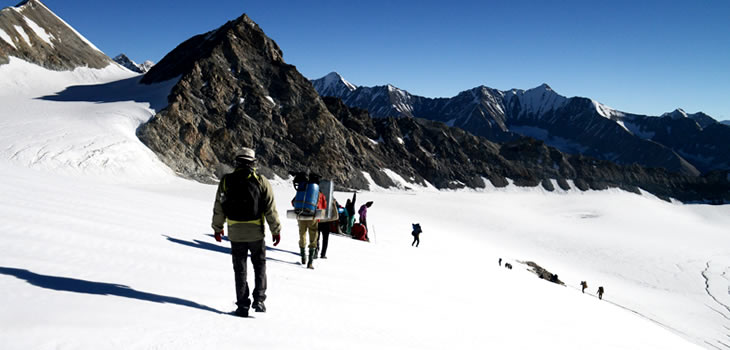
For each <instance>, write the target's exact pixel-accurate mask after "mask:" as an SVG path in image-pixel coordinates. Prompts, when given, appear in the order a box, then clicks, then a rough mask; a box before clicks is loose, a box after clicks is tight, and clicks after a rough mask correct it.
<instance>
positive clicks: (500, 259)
mask: <svg viewBox="0 0 730 350" xmlns="http://www.w3.org/2000/svg"><path fill="white" fill-rule="evenodd" d="M499 266H502V258H499Z"/></svg>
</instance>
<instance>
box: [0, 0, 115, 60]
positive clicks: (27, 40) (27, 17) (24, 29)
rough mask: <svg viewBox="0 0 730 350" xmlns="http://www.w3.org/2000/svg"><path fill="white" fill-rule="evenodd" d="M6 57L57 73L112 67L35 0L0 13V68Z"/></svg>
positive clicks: (93, 48) (66, 24) (96, 49)
mask: <svg viewBox="0 0 730 350" xmlns="http://www.w3.org/2000/svg"><path fill="white" fill-rule="evenodd" d="M9 56H14V57H17V58H20V59H22V60H24V61H28V62H31V63H33V64H37V65H39V66H42V67H45V68H48V69H51V70H57V71H63V70H73V69H74V68H78V67H89V68H97V69H100V68H104V67H106V66H108V65H109V64H114V62H113V61H112V60H111V58H109V57H108V56H106V55H105V54H104V53H103V52H101V51H100V50H99V49H98V48H97V47H96V46H94V44H92V43H91V42H90V41H89V40H87V39H86V38H85V37H84V36H83V35H81V34H80V33H79V32H78V31H76V29H74V28H73V27H71V26H70V25H69V24H68V23H66V22H65V21H64V20H63V19H61V18H60V17H58V16H57V15H56V14H55V13H53V11H51V10H50V9H49V8H48V7H47V6H46V5H44V4H43V3H42V2H41V1H39V0H26V1H23V2H21V3H19V4H18V5H16V6H10V7H6V8H4V9H2V10H0V65H2V64H7V63H8V62H9V58H8V57H9Z"/></svg>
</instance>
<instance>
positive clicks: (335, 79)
mask: <svg viewBox="0 0 730 350" xmlns="http://www.w3.org/2000/svg"><path fill="white" fill-rule="evenodd" d="M323 79H324V81H325V85H328V86H334V85H335V84H338V83H341V84H343V85H345V87H346V88H347V89H348V90H350V91H354V90H355V89H357V86H355V84H352V83H350V82H349V81H347V80H345V78H343V77H342V76H341V75H340V74H339V73H337V72H330V73H329V74H327V75H325V76H324V78H323Z"/></svg>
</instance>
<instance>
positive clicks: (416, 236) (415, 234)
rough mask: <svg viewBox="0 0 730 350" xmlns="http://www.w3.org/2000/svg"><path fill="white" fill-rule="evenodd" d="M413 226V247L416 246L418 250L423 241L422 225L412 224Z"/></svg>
mask: <svg viewBox="0 0 730 350" xmlns="http://www.w3.org/2000/svg"><path fill="white" fill-rule="evenodd" d="M412 226H413V231H412V232H411V234H412V235H413V243H411V247H413V245H414V244H415V245H416V248H418V245H419V244H421V239H420V238H419V237H420V235H421V232H423V231H422V230H421V224H412Z"/></svg>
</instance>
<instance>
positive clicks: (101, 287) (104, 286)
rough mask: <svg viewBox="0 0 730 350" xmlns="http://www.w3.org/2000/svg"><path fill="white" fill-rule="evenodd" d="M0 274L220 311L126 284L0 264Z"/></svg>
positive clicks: (88, 291)
mask: <svg viewBox="0 0 730 350" xmlns="http://www.w3.org/2000/svg"><path fill="white" fill-rule="evenodd" d="M0 274H3V275H8V276H13V277H15V278H18V279H22V280H25V281H27V282H28V283H30V284H32V285H34V286H37V287H41V288H46V289H52V290H57V291H62V292H74V293H83V294H95V295H113V296H118V297H124V298H131V299H138V300H144V301H150V302H153V303H163V304H174V305H181V306H187V307H192V308H196V309H200V310H205V311H212V312H215V313H221V311H218V310H216V309H213V308H211V307H208V306H205V305H200V304H198V303H195V302H192V301H190V300H185V299H180V298H175V297H170V296H166V295H160V294H153V293H147V292H141V291H138V290H135V289H132V288H130V287H128V286H124V285H121V284H113V283H104V282H93V281H86V280H80V279H76V278H69V277H57V276H48V275H41V274H37V273H34V272H30V271H28V270H23V269H16V268H11V267H2V266H0Z"/></svg>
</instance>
